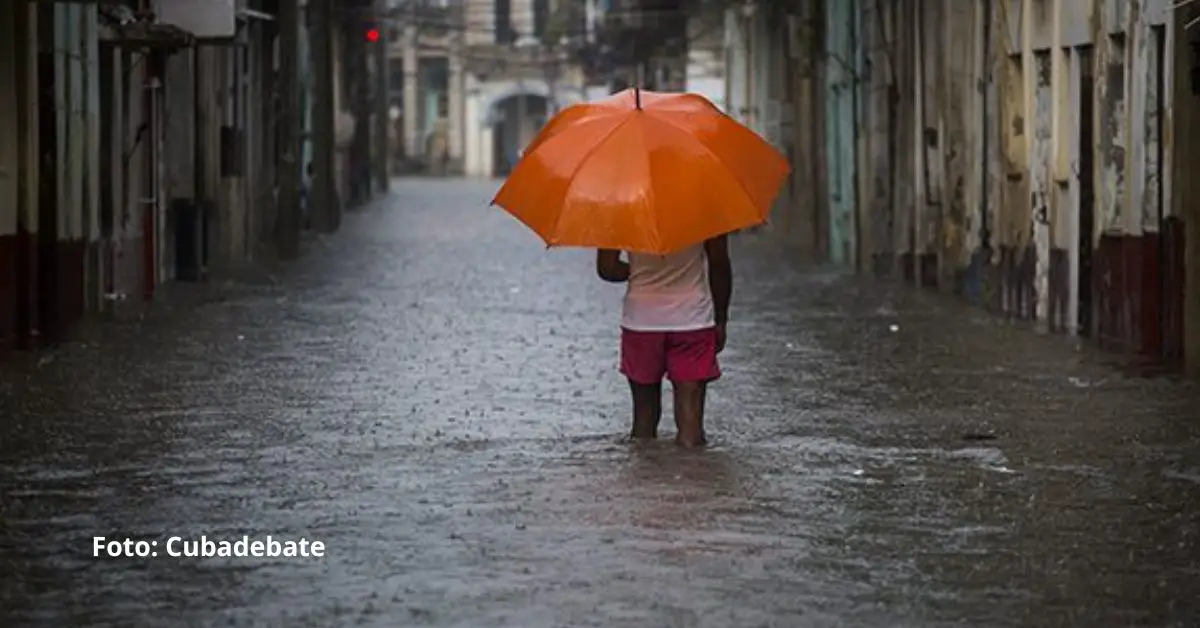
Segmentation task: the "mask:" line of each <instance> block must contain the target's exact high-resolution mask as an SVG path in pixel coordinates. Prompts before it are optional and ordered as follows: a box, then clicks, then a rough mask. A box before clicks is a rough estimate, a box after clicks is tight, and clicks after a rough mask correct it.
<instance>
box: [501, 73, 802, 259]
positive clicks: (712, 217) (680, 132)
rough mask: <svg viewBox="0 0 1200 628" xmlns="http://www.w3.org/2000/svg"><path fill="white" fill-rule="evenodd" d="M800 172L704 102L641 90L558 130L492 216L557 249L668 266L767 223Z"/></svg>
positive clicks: (526, 162) (566, 120) (521, 170)
mask: <svg viewBox="0 0 1200 628" xmlns="http://www.w3.org/2000/svg"><path fill="white" fill-rule="evenodd" d="M790 172H791V167H790V166H789V165H788V162H787V159H785V158H784V157H783V155H781V154H780V153H779V151H777V150H776V149H775V148H774V147H773V146H771V145H770V144H768V143H767V142H766V141H764V140H763V139H762V138H760V137H759V136H758V135H757V134H756V133H755V132H754V131H752V130H750V129H748V128H746V127H744V126H742V125H741V124H739V123H738V122H737V121H735V120H734V119H733V118H730V117H729V116H727V115H725V114H724V113H722V112H721V111H720V110H719V109H717V108H716V107H715V106H714V105H713V104H712V103H711V102H709V101H708V100H707V99H706V98H704V97H703V96H699V95H696V94H673V93H656V92H648V91H644V90H638V89H632V90H626V91H623V92H620V93H617V94H614V95H612V96H609V97H608V98H605V99H603V100H599V101H595V102H591V103H586V104H579V105H573V106H571V107H567V108H566V109H564V110H563V111H562V112H560V113H559V114H558V115H557V116H555V117H554V118H553V119H551V120H550V122H549V123H547V124H546V126H545V127H544V128H543V129H542V131H541V133H539V134H538V136H537V137H536V138H534V140H533V142H531V143H530V145H529V146H528V147H527V148H526V150H525V154H524V156H523V157H522V158H521V160H520V161H519V162H518V163H517V165H516V167H515V168H514V169H513V171H512V173H511V174H510V175H509V177H508V180H507V181H505V183H504V185H503V186H502V187H501V188H500V191H499V192H498V193H497V194H496V198H495V199H494V200H493V201H492V204H493V205H498V206H500V207H502V208H504V209H505V210H507V211H508V212H509V213H511V214H512V215H513V216H515V217H516V218H517V219H518V220H520V221H521V222H523V223H525V225H527V226H528V227H529V228H530V229H532V230H533V231H534V232H536V233H537V234H538V235H539V236H540V237H541V238H542V239H543V240H544V241H545V242H546V244H547V245H548V246H577V247H588V248H606V249H617V250H624V251H635V252H640V253H654V254H667V253H671V252H674V251H677V250H679V249H681V248H684V247H686V246H689V245H692V244H696V243H699V242H702V241H704V240H706V239H708V238H712V237H715V236H718V235H722V234H725V233H730V232H733V231H737V230H739V229H744V228H746V227H750V226H754V225H759V224H762V223H764V222H766V220H767V217H768V214H769V212H770V209H771V205H772V204H773V203H774V200H775V197H776V195H777V194H778V193H779V189H780V187H781V186H782V184H783V182H784V181H785V180H786V178H787V176H788V174H789V173H790Z"/></svg>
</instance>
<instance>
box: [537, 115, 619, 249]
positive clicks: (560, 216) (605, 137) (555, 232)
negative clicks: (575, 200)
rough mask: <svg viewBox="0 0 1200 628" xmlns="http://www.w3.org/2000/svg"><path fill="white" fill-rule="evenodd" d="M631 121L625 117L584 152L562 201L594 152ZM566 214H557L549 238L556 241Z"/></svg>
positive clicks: (561, 212) (572, 173)
mask: <svg viewBox="0 0 1200 628" xmlns="http://www.w3.org/2000/svg"><path fill="white" fill-rule="evenodd" d="M632 119H633V117H632V116H630V117H626V118H625V119H624V120H621V122H620V123H619V124H617V125H616V126H614V127H613V128H612V129H610V130H609V131H608V132H607V133H605V134H604V135H603V136H602V137H601V138H600V139H598V140H596V143H595V144H594V145H593V146H592V147H591V148H588V149H587V152H585V153H584V154H583V158H582V159H580V160H579V165H578V166H575V169H574V170H572V171H571V179H570V180H571V183H569V184H567V189H566V190H564V191H563V200H564V201H565V200H566V199H567V197H569V196H570V195H571V188H572V187H575V181H576V178H577V177H578V176H579V171H581V170H583V167H584V166H586V165H587V163H588V161H590V160H591V159H592V156H593V155H595V154H596V151H598V150H600V147H601V146H603V145H604V143H605V142H607V141H608V139H609V138H610V137H612V136H613V135H616V133H617V131H620V130H621V129H622V128H623V127H624V126H625V125H626V124H629V121H630V120H632ZM566 213H567V212H565V211H560V212H558V218H556V219H555V220H554V229H553V230H551V232H550V233H551V236H552V237H554V238H556V239H557V237H558V229H559V227H561V226H562V220H563V216H564V215H566ZM550 244H554V243H553V242H551V243H550Z"/></svg>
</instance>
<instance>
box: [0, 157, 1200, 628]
mask: <svg viewBox="0 0 1200 628" xmlns="http://www.w3.org/2000/svg"><path fill="white" fill-rule="evenodd" d="M495 188H496V184H494V183H491V182H467V181H461V180H445V179H442V180H419V179H411V180H398V181H396V182H394V184H393V192H392V194H391V196H390V197H388V198H385V199H382V200H380V201H378V202H376V203H375V204H373V205H371V206H369V207H367V208H365V209H364V210H362V211H361V212H359V213H356V214H351V215H348V216H347V217H346V222H345V224H344V226H343V230H342V232H341V233H338V234H336V235H334V236H331V237H328V238H322V239H316V240H313V241H311V242H309V243H308V244H307V248H308V250H307V252H306V254H305V256H304V257H303V258H302V259H301V260H300V261H299V262H296V263H294V264H291V265H287V266H281V267H279V268H277V269H266V270H263V271H261V272H257V273H253V274H250V275H247V276H245V277H242V278H240V279H238V280H237V281H231V282H220V283H219V284H218V285H213V286H201V287H194V286H181V287H177V288H176V291H178V292H180V295H179V297H178V298H179V301H178V302H174V303H172V302H168V303H166V304H164V305H163V306H161V307H156V308H155V309H154V310H152V311H151V312H150V314H148V315H147V317H146V319H145V320H144V321H142V322H139V321H138V320H137V319H136V317H133V318H131V319H130V320H128V321H125V322H113V321H110V322H99V323H95V324H92V327H91V328H89V329H84V330H83V331H82V338H84V340H83V341H81V342H78V343H75V344H72V345H68V346H65V347H62V348H60V349H57V350H55V351H52V352H47V353H45V354H40V355H37V356H34V357H33V358H29V359H25V360H23V361H21V362H20V363H13V364H9V365H7V366H4V367H2V368H0V375H2V376H3V378H2V379H0V416H2V417H4V418H3V419H0V626H5V627H19V626H46V627H50V626H54V627H58V626H122V627H125V626H249V625H278V626H288V627H297V626H314V627H318V626H319V627H329V626H380V627H389V628H395V627H399V626H439V627H449V626H460V627H486V626H513V627H520V628H539V627H543V626H545V627H559V626H561V627H571V628H579V627H584V626H605V627H608V626H705V627H709V626H711V627H714V628H733V627H738V628H741V627H750V626H781V627H783V626H787V627H794V626H881V627H882V626H886V627H901V626H913V627H918V626H919V627H929V626H943V625H944V626H950V625H965V626H976V627H984V626H988V627H990V626H1195V625H1196V622H1197V621H1200V619H1198V618H1200V562H1198V557H1200V543H1198V539H1200V509H1198V508H1197V504H1200V420H1198V419H1200V410H1198V409H1197V408H1198V407H1200V406H1198V405H1197V402H1198V401H1200V391H1198V390H1197V388H1196V387H1195V386H1194V385H1192V384H1187V383H1183V382H1179V381H1173V380H1172V379H1170V378H1165V377H1147V376H1145V375H1144V374H1141V373H1138V372H1136V371H1134V370H1131V369H1121V368H1116V367H1114V366H1112V365H1110V364H1107V363H1106V362H1111V360H1112V358H1111V357H1107V358H1106V357H1104V356H1102V355H1101V354H1100V353H1099V352H1096V351H1094V350H1092V349H1091V348H1088V347H1086V346H1081V347H1077V346H1076V343H1075V342H1074V341H1072V340H1069V339H1066V338H1062V339H1047V338H1046V337H1044V336H1039V335H1037V334H1036V332H1034V331H1032V330H1030V329H1027V328H1025V327H1021V326H1015V325H1010V324H1007V323H1005V322H1003V321H1002V320H1000V319H997V318H995V317H992V316H989V315H988V314H985V313H983V312H981V311H979V310H977V309H974V308H972V307H970V306H968V305H966V304H963V303H959V302H957V301H955V300H953V299H950V298H944V297H940V296H936V295H933V294H930V293H919V292H916V291H914V290H912V289H911V288H908V287H905V286H902V285H899V284H890V283H881V282H876V281H872V280H870V279H865V278H862V277H854V276H851V275H848V274H844V273H840V272H832V271H807V272H806V271H803V270H801V269H799V268H798V267H797V264H795V263H794V262H792V261H787V259H786V258H787V253H786V252H784V251H782V250H781V249H779V248H778V247H776V246H774V245H772V244H771V243H770V242H769V241H767V240H766V239H765V238H767V237H769V236H767V235H747V236H743V237H740V238H739V239H738V240H737V241H736V243H735V246H734V255H735V257H734V267H735V275H736V280H735V285H734V306H733V311H732V315H731V318H732V320H731V322H730V332H729V333H730V340H729V342H730V346H729V348H728V349H727V351H726V352H725V353H724V354H722V359H723V364H722V366H723V368H724V370H725V376H724V379H723V380H722V381H720V382H719V383H717V384H715V385H714V388H713V390H712V395H711V401H710V403H709V410H708V412H709V414H710V427H709V430H710V440H712V441H713V446H712V447H710V448H709V449H707V450H702V451H693V452H688V451H681V450H677V449H676V448H675V447H673V446H671V445H670V444H669V442H670V440H669V438H666V439H664V440H663V441H662V443H661V444H660V445H648V446H636V445H631V444H628V443H626V442H624V441H623V436H624V435H625V432H626V430H627V427H628V426H627V421H628V413H629V407H628V405H629V402H628V399H627V395H628V392H627V388H626V385H625V382H624V381H623V380H622V379H621V377H620V375H619V374H618V373H617V372H616V361H617V339H618V329H617V326H616V324H617V320H618V317H619V307H620V296H621V290H622V288H621V287H620V286H614V285H609V284H604V283H603V282H601V281H599V280H598V279H597V278H596V277H595V274H594V269H593V257H592V255H591V254H590V253H589V252H584V251H547V250H546V249H545V248H544V246H542V245H541V243H540V241H539V240H537V238H536V237H535V236H534V235H532V234H531V233H529V232H528V231H526V230H525V229H524V228H523V227H522V226H521V225H520V224H518V223H517V222H516V221H515V220H513V219H512V218H510V217H508V216H507V215H506V214H504V213H503V212H502V211H501V210H499V209H493V208H489V207H488V206H487V203H488V201H489V200H490V198H491V196H492V194H493V193H494V191H495ZM667 413H668V415H667V419H666V421H665V427H666V428H667V429H666V430H665V432H666V435H667V436H668V437H669V436H670V435H671V434H673V432H674V428H673V426H672V425H671V424H670V419H669V406H668V410H667ZM201 535H204V536H206V537H207V538H209V539H231V540H232V539H237V538H241V537H242V535H250V536H251V537H252V538H255V537H256V538H263V537H265V536H266V535H272V536H273V537H275V538H277V539H280V538H282V539H299V538H300V537H305V538H307V539H308V540H310V541H312V540H319V541H321V542H323V543H324V544H325V547H326V552H325V556H324V557H322V558H315V557H310V558H257V559H255V558H232V559H226V558H203V559H202V558H170V557H165V556H163V555H160V556H159V557H157V558H144V559H137V558H132V559H116V558H107V557H99V558H97V557H93V551H92V546H93V537H95V536H105V537H108V538H117V539H123V538H125V537H131V538H134V539H145V540H160V542H161V540H163V539H166V538H167V537H169V536H181V537H185V538H195V539H198V538H199V537H200V536H201Z"/></svg>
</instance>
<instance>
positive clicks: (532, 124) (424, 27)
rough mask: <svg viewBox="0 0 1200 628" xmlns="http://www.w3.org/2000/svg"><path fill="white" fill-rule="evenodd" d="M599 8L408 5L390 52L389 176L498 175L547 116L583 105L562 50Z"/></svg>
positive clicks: (589, 1)
mask: <svg viewBox="0 0 1200 628" xmlns="http://www.w3.org/2000/svg"><path fill="white" fill-rule="evenodd" d="M601 5H602V2H601V0H409V1H407V2H402V3H400V5H399V6H398V7H397V8H396V9H395V12H394V15H395V16H396V19H395V20H394V22H393V23H394V25H395V26H394V31H395V32H394V35H393V38H392V42H393V44H392V45H391V47H390V50H389V54H388V57H389V74H388V88H389V94H390V98H391V99H392V111H393V115H394V123H393V125H394V133H395V134H396V139H397V140H399V141H397V142H395V144H394V145H395V146H396V147H397V151H396V152H397V154H396V155H395V162H396V166H397V169H398V170H400V171H406V172H424V173H429V174H439V173H442V174H466V175H468V176H484V177H490V176H503V175H504V174H506V173H507V172H508V171H509V169H511V167H512V166H513V164H514V163H515V162H516V159H517V158H518V156H519V154H520V152H521V149H522V148H523V147H524V146H525V145H526V144H528V142H529V141H530V140H531V139H533V137H534V136H535V135H536V134H537V132H538V131H539V130H540V129H541V127H542V125H543V124H544V123H545V121H546V120H547V119H548V118H549V116H551V115H553V113H554V112H555V111H557V110H558V109H560V108H562V107H563V106H565V105H568V104H571V103H575V102H579V101H582V100H584V99H585V98H586V95H587V90H586V89H585V78H584V73H583V71H582V69H581V68H580V67H579V64H578V63H577V62H576V61H575V60H574V59H573V57H572V55H570V54H569V52H568V51H569V50H571V49H573V48H574V47H577V46H578V45H579V43H580V42H581V41H586V40H587V39H588V38H589V37H590V34H591V33H592V32H593V31H594V28H595V25H596V24H597V22H598V19H599V15H600V10H601Z"/></svg>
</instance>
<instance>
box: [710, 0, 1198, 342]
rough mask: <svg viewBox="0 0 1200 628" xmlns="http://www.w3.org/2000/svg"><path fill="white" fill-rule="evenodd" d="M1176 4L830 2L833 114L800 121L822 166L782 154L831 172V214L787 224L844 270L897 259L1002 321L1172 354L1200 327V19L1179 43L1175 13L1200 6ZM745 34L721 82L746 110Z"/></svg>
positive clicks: (799, 100)
mask: <svg viewBox="0 0 1200 628" xmlns="http://www.w3.org/2000/svg"><path fill="white" fill-rule="evenodd" d="M821 4H822V3H817V2H801V3H798V4H797V5H796V8H794V9H793V13H794V14H802V13H803V12H804V10H805V9H804V8H803V7H809V6H811V7H819V6H821ZM1170 4H1171V3H1170V2H1169V1H1168V0H1142V1H1139V2H1125V1H1121V0H970V1H966V0H883V1H880V2H878V3H873V2H872V3H861V4H855V3H849V2H846V3H836V4H828V5H827V6H826V7H825V10H824V12H823V15H821V16H820V19H818V20H817V23H818V24H822V25H823V29H821V32H820V33H819V34H817V35H814V37H813V40H814V41H818V40H819V41H820V42H821V45H820V47H821V48H822V49H823V50H824V55H823V58H822V59H820V60H819V63H818V66H819V67H820V68H822V69H823V70H824V75H823V76H822V77H821V81H822V84H823V89H824V92H825V93H824V95H823V100H824V102H823V103H821V102H820V99H818V100H817V102H816V103H815V104H816V105H817V107H816V108H815V111H816V112H818V113H823V114H824V118H825V119H824V120H823V121H821V122H820V124H819V125H818V128H817V129H815V130H811V131H810V130H806V129H801V128H800V127H797V129H796V131H795V132H794V135H795V137H796V142H795V150H793V153H800V152H803V147H804V146H807V145H812V143H813V142H814V141H816V140H815V138H816V137H817V136H818V135H823V136H824V139H823V140H822V141H821V144H819V146H823V147H824V151H823V152H824V154H823V163H819V164H813V163H809V162H808V161H806V160H805V159H803V158H801V157H798V156H796V154H793V157H792V161H793V165H794V167H796V168H797V169H798V170H800V173H798V174H797V175H796V179H795V180H796V181H797V182H800V181H806V180H809V179H806V178H805V177H812V176H813V174H812V173H814V172H816V171H818V170H819V169H820V168H821V167H823V168H825V169H826V170H825V171H824V172H825V173H827V174H826V175H823V176H819V177H817V178H816V180H817V181H821V180H826V181H827V182H828V185H829V186H830V189H829V192H828V195H827V200H826V202H827V204H828V207H829V213H830V218H829V219H828V220H827V221H825V222H824V223H822V220H821V218H822V217H821V213H820V211H813V212H809V213H807V214H805V213H799V212H797V213H794V214H792V215H791V216H792V218H795V219H797V220H799V221H800V222H801V224H797V225H789V226H790V229H789V233H791V232H797V233H803V232H804V231H805V229H804V227H805V226H808V227H809V228H815V230H816V231H817V232H819V233H822V234H824V235H825V236H826V237H827V238H828V239H829V247H828V254H827V257H828V258H829V259H831V260H832V261H834V262H837V263H842V264H845V265H850V264H859V265H863V266H867V265H869V266H871V267H872V268H873V269H874V270H875V272H876V273H879V274H888V273H889V272H891V271H892V268H893V267H894V266H897V265H898V266H899V268H900V269H901V273H902V274H903V276H904V277H905V278H906V279H908V280H910V281H913V282H916V283H919V284H921V285H924V286H928V287H935V286H936V287H939V288H941V289H947V290H954V291H956V292H959V293H961V294H963V295H965V296H966V297H967V298H968V299H970V300H971V301H973V302H976V303H979V304H981V305H984V306H985V307H988V308H990V309H993V310H995V311H997V312H999V313H1002V314H1003V315H1006V316H1010V317H1014V318H1018V319H1022V320H1029V321H1036V322H1037V324H1038V325H1039V326H1041V327H1044V328H1047V329H1049V330H1052V331H1056V332H1061V333H1077V334H1081V335H1086V336H1094V337H1096V339H1097V340H1098V341H1099V342H1100V344H1102V345H1104V346H1107V347H1111V348H1113V349H1116V350H1119V351H1129V352H1139V353H1142V354H1146V355H1148V356H1150V357H1152V358H1156V359H1166V360H1168V361H1171V360H1174V359H1176V358H1177V357H1178V356H1179V355H1180V354H1182V352H1183V343H1184V338H1185V334H1184V327H1185V326H1188V325H1191V326H1192V327H1200V300H1198V299H1200V297H1197V296H1196V294H1197V292H1200V288H1197V287H1196V286H1197V284H1200V281H1198V280H1197V279H1196V278H1195V276H1196V275H1197V274H1200V271H1197V272H1193V273H1185V272H1184V270H1185V266H1186V265H1187V264H1191V265H1193V266H1194V265H1196V264H1197V263H1200V252H1198V249H1200V247H1198V246H1196V245H1195V244H1192V242H1194V238H1195V237H1197V236H1196V235H1195V234H1193V233H1192V231H1195V230H1196V229H1197V227H1196V226H1195V223H1196V222H1200V220H1197V219H1195V218H1193V216H1195V215H1196V214H1198V213H1200V206H1197V204H1196V203H1194V201H1193V199H1194V198H1197V197H1200V190H1195V191H1192V190H1191V189H1190V188H1191V187H1192V186H1194V185H1196V184H1195V183H1193V180H1195V179H1197V177H1194V176H1189V174H1188V166H1187V164H1193V163H1194V160H1195V159H1196V158H1197V157H1200V155H1192V154H1191V152H1192V151H1194V150H1197V149H1194V148H1192V144H1194V142H1190V141H1188V139H1187V138H1191V137H1195V136H1196V134H1197V133H1200V122H1198V121H1197V118H1196V116H1195V114H1194V113H1193V112H1192V105H1193V104H1194V101H1195V99H1196V98H1197V95H1196V94H1195V93H1193V91H1192V85H1191V82H1190V81H1191V78H1190V77H1191V72H1192V68H1193V67H1195V66H1196V65H1200V59H1192V58H1191V57H1190V56H1189V55H1190V54H1191V52H1190V49H1189V48H1188V43H1187V39H1188V38H1192V39H1194V38H1198V37H1200V29H1196V30H1195V31H1194V32H1193V33H1188V34H1186V35H1185V34H1183V33H1182V32H1181V31H1180V29H1179V26H1178V24H1174V22H1172V20H1182V19H1185V18H1187V19H1190V17H1191V16H1192V15H1194V13H1189V12H1188V11H1193V12H1194V11H1200V9H1197V8H1192V9H1186V10H1184V11H1185V12H1184V13H1182V14H1181V13H1179V12H1177V13H1176V14H1172V13H1171V11H1170V10H1169V9H1170ZM848 13H852V14H853V15H848ZM1171 24H1174V26H1170V25H1171ZM1168 26H1170V27H1168ZM730 32H731V34H739V33H737V32H736V31H735V30H733V29H731V31H730ZM744 39H745V37H733V38H731V41H732V46H733V49H732V50H731V51H730V54H729V57H730V58H731V59H734V67H731V68H730V84H731V89H730V92H731V96H733V99H732V104H733V106H734V107H737V108H739V109H746V110H748V111H751V110H753V109H754V107H755V103H754V102H751V100H752V99H751V98H741V99H740V100H739V97H738V94H739V93H746V94H752V93H753V92H754V90H753V89H747V86H746V85H744V84H743V81H751V80H752V79H753V76H752V75H750V74H749V73H746V72H741V74H744V75H745V76H741V75H740V74H739V67H741V66H753V65H754V63H755V61H754V60H753V59H752V58H751V59H747V58H746V57H753V56H754V54H755V50H756V47H755V46H753V45H752V42H749V43H748V42H747V41H743V40H744ZM775 54H779V53H775ZM1196 54H1197V55H1200V53H1196ZM803 66H804V64H803V63H799V62H797V63H793V64H791V65H790V66H789V70H788V71H789V72H792V73H797V72H803V70H802V69H801V68H802V67H803ZM808 80H811V79H809V78H807V77H798V78H796V79H795V81H796V82H795V85H796V86H797V87H798V88H799V89H798V90H796V93H797V94H798V95H794V96H793V97H792V100H791V102H790V106H791V107H792V108H793V110H794V111H795V112H796V115H797V116H803V117H806V118H808V119H810V120H811V119H814V118H816V117H817V116H814V115H813V109H811V108H810V107H809V104H808V103H807V102H806V98H805V96H804V95H803V86H804V85H806V83H805V81H808ZM743 101H746V102H743ZM801 126H802V125H801ZM818 150H819V149H818ZM818 166H819V167H818ZM803 223H808V224H807V225H805V224H803ZM1185 232H1186V233H1185ZM856 247H857V250H858V251H859V252H860V253H861V254H857V255H856V254H855V253H854V251H855V249H856ZM816 248H818V249H819V248H821V247H820V246H817V247H816ZM1185 252H1186V263H1185ZM893 260H895V262H893ZM896 262H898V264H897V263H896ZM1189 268H1190V267H1189ZM1185 281H1187V282H1190V283H1188V284H1187V286H1186V291H1185V286H1184V283H1185ZM1185 294H1186V295H1187V297H1186V299H1187V301H1186V303H1187V304H1186V309H1185V304H1184V301H1185V298H1184V295H1185ZM1185 321H1186V322H1185ZM1192 321H1197V322H1192ZM1192 327H1189V329H1192ZM1197 336H1200V330H1197V331H1191V332H1190V333H1189V334H1187V335H1186V337H1188V338H1193V339H1194V338H1195V337H1197ZM1189 343H1190V344H1189V345H1188V348H1189V350H1190V351H1191V353H1192V355H1195V356H1197V357H1196V358H1194V359H1200V342H1198V341H1196V340H1190V341H1189Z"/></svg>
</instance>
